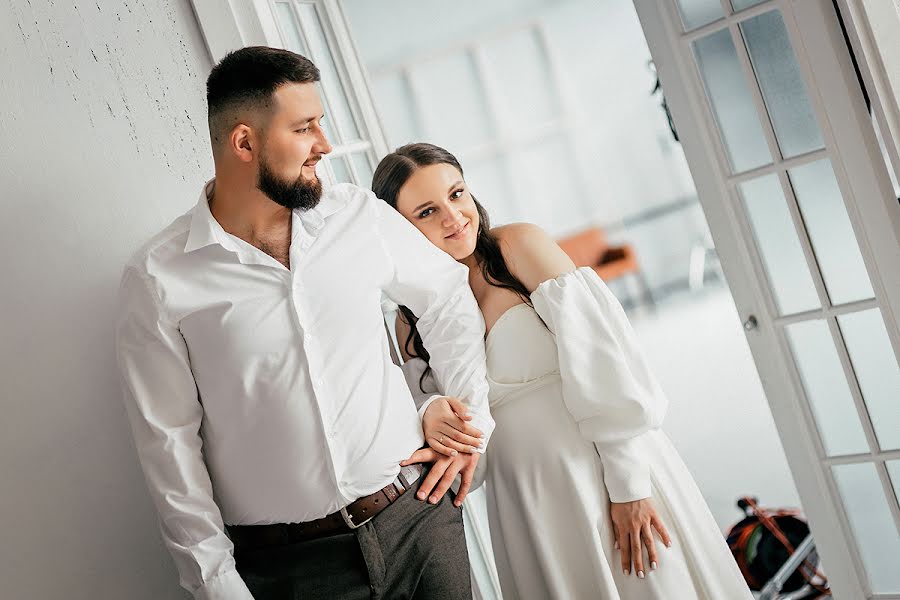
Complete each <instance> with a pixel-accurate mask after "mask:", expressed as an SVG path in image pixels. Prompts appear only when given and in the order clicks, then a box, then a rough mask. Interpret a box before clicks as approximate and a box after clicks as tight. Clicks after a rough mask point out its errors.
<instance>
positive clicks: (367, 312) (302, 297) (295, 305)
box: [116, 182, 494, 599]
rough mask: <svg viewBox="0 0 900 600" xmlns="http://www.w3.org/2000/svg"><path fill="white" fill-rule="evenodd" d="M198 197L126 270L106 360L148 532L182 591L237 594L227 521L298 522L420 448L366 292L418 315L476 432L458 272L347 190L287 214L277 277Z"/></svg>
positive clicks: (478, 415)
mask: <svg viewBox="0 0 900 600" xmlns="http://www.w3.org/2000/svg"><path fill="white" fill-rule="evenodd" d="M212 184H213V182H209V183H208V184H207V185H206V186H205V187H204V191H203V193H202V194H201V197H200V201H199V202H198V203H197V205H196V207H194V208H193V209H192V210H191V211H189V212H188V213H186V214H184V215H182V216H181V217H179V218H178V219H176V220H175V221H174V222H173V223H172V224H171V225H169V226H168V227H167V228H166V229H164V230H163V231H162V232H161V233H159V234H158V235H157V236H155V237H154V238H153V239H152V240H151V241H150V242H148V243H147V244H146V245H145V246H144V247H143V248H142V249H141V250H140V251H139V252H137V253H136V254H135V256H134V257H133V258H132V259H131V260H130V261H129V263H128V264H127V265H126V267H125V271H124V275H123V278H122V284H121V288H120V299H119V313H118V316H117V329H116V341H117V355H118V362H119V368H120V371H121V374H122V377H123V379H124V388H125V396H126V401H125V404H126V407H127V409H128V414H129V419H130V421H131V426H132V429H133V432H134V438H135V442H136V446H137V451H138V454H139V457H140V461H141V465H142V467H143V469H144V474H145V476H146V478H147V482H148V486H149V488H150V493H151V495H152V496H153V499H154V502H155V504H156V507H157V510H158V512H159V516H160V523H161V529H162V534H163V538H164V540H165V542H166V544H167V546H168V548H169V550H170V551H171V553H172V555H173V557H174V559H175V563H176V566H177V567H178V570H179V573H180V576H181V583H182V585H183V586H184V587H186V588H187V589H189V590H190V591H192V592H193V593H194V594H195V596H196V597H198V598H223V599H224V598H249V597H250V595H249V592H247V589H246V586H245V585H244V583H243V581H241V579H240V577H239V575H238V574H237V572H236V571H235V570H234V560H233V558H232V550H233V547H232V544H231V542H230V540H229V539H228V538H227V537H226V535H225V532H224V527H223V522H224V523H227V524H229V525H238V524H241V525H251V524H264V523H293V522H303V521H311V520H314V519H318V518H320V517H323V516H325V515H327V514H329V513H332V512H335V511H337V510H339V509H340V508H342V507H343V506H346V505H347V504H349V503H350V502H352V501H353V500H356V499H357V498H360V497H362V496H366V495H368V494H371V493H373V492H375V491H377V490H378V489H380V488H382V487H384V486H385V485H387V484H388V483H390V482H391V481H392V480H393V478H394V477H396V475H397V473H398V472H399V470H400V467H399V464H398V463H399V462H400V461H401V460H403V459H405V458H407V457H408V456H409V455H410V454H412V453H413V452H414V451H415V450H416V449H417V448H419V447H421V446H422V445H423V435H422V427H421V420H420V416H421V413H422V412H424V409H425V406H424V405H421V406H420V407H419V409H420V414H419V415H417V414H416V413H417V407H416V404H415V403H414V401H413V399H412V398H411V396H410V393H409V390H408V388H407V386H406V383H405V381H404V377H403V373H402V372H401V370H400V369H399V368H398V367H397V366H396V365H394V363H393V362H392V360H391V357H390V351H389V343H390V342H389V341H388V337H387V335H386V333H385V328H384V321H383V315H382V312H381V299H382V293H384V294H386V295H387V296H388V297H389V298H390V299H391V300H393V301H395V302H397V303H400V304H404V305H406V306H409V307H410V309H412V311H413V312H414V313H415V314H417V315H420V319H419V321H418V328H419V331H420V332H421V334H422V339H423V341H424V343H425V346H426V347H427V348H428V351H429V353H430V354H431V366H432V368H433V369H434V373H435V376H436V377H437V379H438V381H439V382H440V383H441V389H443V390H446V392H447V394H449V395H453V396H458V397H460V398H463V399H465V400H466V401H467V402H468V403H469V405H470V407H471V413H472V414H473V416H474V417H475V419H474V420H473V425H474V426H475V427H478V428H479V429H481V430H482V431H483V432H484V433H485V440H487V438H488V436H490V433H491V431H492V430H493V427H494V422H493V420H492V419H491V417H490V414H489V412H488V408H487V406H488V405H487V392H488V387H487V382H486V380H485V357H484V341H483V336H484V321H483V318H482V316H481V313H480V311H479V310H478V306H477V305H476V303H475V299H474V298H473V296H472V293H471V290H470V288H469V286H468V284H467V270H466V268H465V267H464V266H462V265H460V264H459V263H457V262H455V261H453V260H452V259H451V258H450V257H449V256H447V255H446V254H445V253H443V252H442V251H440V250H438V249H437V248H436V247H434V246H433V245H432V244H431V243H429V242H428V241H427V240H426V239H425V237H424V236H422V235H421V233H419V232H418V231H417V230H416V229H415V228H414V227H413V226H412V225H410V224H409V223H408V222H407V221H406V220H405V219H404V218H403V217H402V216H400V215H399V214H398V213H397V212H396V211H395V210H394V209H392V208H391V207H389V206H388V205H387V204H385V203H384V202H382V201H381V200H378V199H376V198H375V197H374V195H373V194H372V193H371V192H369V191H366V190H363V189H361V188H359V187H356V186H353V185H349V184H340V185H336V186H333V187H331V188H329V189H326V191H325V193H324V194H323V197H322V201H321V202H320V203H319V205H318V206H317V207H316V208H314V209H312V210H309V211H299V210H295V211H293V216H292V221H291V224H292V234H291V236H292V239H291V245H290V269H287V268H286V267H284V266H283V265H282V264H281V263H279V262H278V261H276V260H275V259H274V258H272V257H270V256H269V255H267V254H265V253H264V252H262V251H260V250H259V249H257V248H256V247H254V246H252V245H250V244H248V243H247V242H245V241H243V240H241V239H240V238H237V237H235V236H233V235H231V234H229V233H227V232H225V230H224V229H222V227H221V226H220V225H219V223H218V222H217V221H216V220H215V218H214V217H213V216H212V214H211V212H210V210H209V204H208V195H209V193H210V191H211V189H212V188H211V186H212Z"/></svg>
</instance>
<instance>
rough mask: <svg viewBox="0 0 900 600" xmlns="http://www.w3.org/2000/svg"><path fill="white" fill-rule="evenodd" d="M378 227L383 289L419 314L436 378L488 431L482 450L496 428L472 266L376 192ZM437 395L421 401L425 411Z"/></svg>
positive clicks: (418, 325)
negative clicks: (385, 267) (387, 272)
mask: <svg viewBox="0 0 900 600" xmlns="http://www.w3.org/2000/svg"><path fill="white" fill-rule="evenodd" d="M369 200H370V205H371V206H372V209H373V210H374V212H375V218H374V221H375V226H376V228H377V231H378V235H379V236H380V238H381V241H382V243H383V245H384V248H385V252H386V253H387V256H388V259H389V260H390V262H391V266H392V271H393V275H392V277H391V279H390V281H389V282H388V284H387V286H386V288H385V290H384V292H385V294H387V296H388V297H389V298H390V299H391V300H393V301H394V302H396V303H398V304H402V305H404V306H407V307H409V309H410V310H412V312H413V313H414V314H415V315H416V316H417V317H418V321H417V323H416V328H417V329H418V331H419V333H420V334H421V335H422V342H423V343H424V344H425V348H426V349H427V350H428V353H429V355H430V356H431V358H430V360H429V365H430V366H431V368H432V370H433V371H434V377H435V382H436V384H437V386H438V388H439V389H440V390H443V392H444V393H445V394H447V395H448V396H454V397H457V398H460V399H462V400H463V401H464V402H465V403H466V404H467V405H468V406H469V412H470V414H471V415H472V421H470V423H471V425H472V426H473V427H476V428H477V429H479V430H481V432H482V433H484V436H485V437H484V443H483V444H482V446H481V448H480V449H479V451H481V452H483V451H484V448H485V447H486V446H487V442H488V440H489V439H490V435H491V432H493V430H494V419H493V418H492V417H491V414H490V411H489V410H488V384H487V379H486V367H485V353H484V317H482V315H481V311H480V310H479V309H478V304H477V303H476V302H475V297H474V296H473V295H472V290H471V288H469V283H468V269H467V268H466V267H465V266H464V265H461V264H460V263H458V262H456V261H455V260H453V259H452V258H450V256H448V255H447V254H446V253H444V252H443V251H442V250H440V249H438V248H437V247H435V246H434V245H433V244H432V243H431V242H429V241H428V240H427V239H426V238H425V237H424V236H423V235H422V234H421V233H420V232H419V231H418V230H417V229H416V228H415V227H413V225H412V224H411V223H409V221H407V220H406V219H405V218H403V216H401V215H400V214H399V213H398V212H397V211H395V210H394V209H393V208H391V207H390V206H388V205H387V204H386V203H385V202H382V201H381V200H378V199H377V198H375V196H374V195H372V196H371V197H370V198H369ZM433 400H434V397H431V398H429V399H428V400H425V401H424V402H423V403H422V404H421V405H420V406H419V414H420V415H423V414H424V411H425V409H426V408H427V406H428V404H429V403H430V402H431V401H433Z"/></svg>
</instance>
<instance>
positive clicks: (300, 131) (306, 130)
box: [297, 127, 309, 133]
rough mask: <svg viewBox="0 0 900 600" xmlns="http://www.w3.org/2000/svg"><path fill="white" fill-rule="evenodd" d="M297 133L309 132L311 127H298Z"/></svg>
mask: <svg viewBox="0 0 900 600" xmlns="http://www.w3.org/2000/svg"><path fill="white" fill-rule="evenodd" d="M297 133H309V127H304V128H303V129H298V130H297Z"/></svg>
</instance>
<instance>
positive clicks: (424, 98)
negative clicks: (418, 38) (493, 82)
mask: <svg viewBox="0 0 900 600" xmlns="http://www.w3.org/2000/svg"><path fill="white" fill-rule="evenodd" d="M410 77H411V80H412V81H411V83H412V89H413V93H414V94H415V98H416V104H417V106H419V108H420V109H421V111H422V113H421V114H422V120H423V123H422V125H423V127H424V128H425V131H423V132H422V133H424V134H425V139H427V140H428V141H430V142H432V143H434V144H437V145H438V146H442V147H444V148H447V149H448V150H450V151H451V152H453V151H456V152H459V151H460V149H464V148H470V147H472V146H475V145H477V144H483V143H485V142H490V141H492V140H494V139H495V137H496V134H495V131H494V129H493V127H492V124H491V119H490V118H489V116H488V110H487V102H486V100H485V96H484V87H483V86H482V83H481V81H479V78H478V74H477V73H476V71H475V66H474V65H473V64H472V60H471V58H470V56H469V54H468V53H467V52H457V53H455V54H450V55H446V56H442V57H440V58H436V59H434V60H430V61H428V62H423V63H418V64H417V65H416V66H415V67H414V68H413V70H412V72H411V74H410ZM448 86H449V87H448ZM451 90H452V93H451Z"/></svg>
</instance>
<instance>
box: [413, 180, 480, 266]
mask: <svg viewBox="0 0 900 600" xmlns="http://www.w3.org/2000/svg"><path fill="white" fill-rule="evenodd" d="M397 210H398V211H400V214H402V215H403V216H404V217H406V218H407V219H408V220H409V222H410V223H412V224H413V225H415V226H416V227H417V228H418V230H419V231H421V232H422V233H424V234H425V237H427V238H428V239H429V240H430V241H431V243H432V244H434V245H435V246H437V247H438V248H440V249H441V250H443V251H444V252H446V253H447V254H449V255H450V256H452V257H453V258H455V259H456V260H462V259H464V258H467V257H469V256H471V255H472V253H473V252H475V240H476V238H477V237H478V225H479V219H478V210H477V208H476V207H475V200H473V199H472V194H470V193H469V188H468V187H467V186H466V182H465V181H463V178H462V175H460V173H459V171H457V170H456V168H455V167H453V166H452V165H448V164H443V163H441V164H436V165H428V166H427V167H420V168H419V169H416V170H415V171H414V172H413V174H412V176H411V177H410V178H409V179H408V180H407V181H406V183H404V184H403V187H401V188H400V193H399V194H398V195H397Z"/></svg>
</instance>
